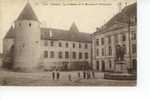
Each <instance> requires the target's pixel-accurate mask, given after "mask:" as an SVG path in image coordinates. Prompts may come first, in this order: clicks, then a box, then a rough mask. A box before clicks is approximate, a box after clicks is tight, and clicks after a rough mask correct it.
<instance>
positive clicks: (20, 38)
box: [14, 3, 40, 71]
mask: <svg viewBox="0 0 150 100" xmlns="http://www.w3.org/2000/svg"><path fill="white" fill-rule="evenodd" d="M14 44H15V45H14V47H15V49H14V68H15V69H18V70H22V71H34V70H36V69H37V67H38V66H39V61H40V23H39V21H38V19H37V17H36V15H35V14H34V12H33V10H32V7H31V5H30V4H29V3H27V4H26V6H25V7H24V9H23V11H22V12H21V14H20V15H19V17H18V19H17V20H16V21H15V41H14Z"/></svg>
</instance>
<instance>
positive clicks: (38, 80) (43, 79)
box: [0, 70, 136, 86]
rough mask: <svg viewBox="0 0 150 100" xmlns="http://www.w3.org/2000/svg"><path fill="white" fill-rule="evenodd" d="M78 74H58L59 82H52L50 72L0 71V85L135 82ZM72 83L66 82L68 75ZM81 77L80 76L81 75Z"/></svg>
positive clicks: (82, 84)
mask: <svg viewBox="0 0 150 100" xmlns="http://www.w3.org/2000/svg"><path fill="white" fill-rule="evenodd" d="M77 73H78V72H76V71H74V72H60V80H52V73H51V72H38V73H21V72H10V71H4V70H1V71H0V85H5V86H134V85H135V84H136V81H131V80H122V81H121V80H120V81H119V80H105V79H103V77H104V74H103V73H101V72H95V76H96V78H95V79H93V78H91V79H83V78H78V74H77ZM69 74H70V75H71V76H72V81H69V80H68V75H69ZM81 75H82V74H81Z"/></svg>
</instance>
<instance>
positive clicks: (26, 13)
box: [17, 3, 38, 21]
mask: <svg viewBox="0 0 150 100" xmlns="http://www.w3.org/2000/svg"><path fill="white" fill-rule="evenodd" d="M17 20H36V21H38V18H37V16H36V15H35V13H34V11H33V9H32V7H31V5H30V3H27V4H26V5H25V7H24V9H23V10H22V12H21V14H20V15H19V17H18V18H17Z"/></svg>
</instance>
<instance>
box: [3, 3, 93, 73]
mask: <svg viewBox="0 0 150 100" xmlns="http://www.w3.org/2000/svg"><path fill="white" fill-rule="evenodd" d="M91 45H92V40H91V36H90V34H88V33H83V32H79V30H78V28H77V26H76V24H75V23H73V24H72V25H71V27H70V29H69V30H61V29H54V28H44V27H40V22H39V20H38V18H37V16H36V15H35V13H34V11H33V9H32V7H31V5H30V4H29V3H27V4H26V5H25V7H24V9H23V11H22V12H21V14H20V15H19V17H18V18H17V20H15V22H14V27H11V28H10V29H9V31H8V32H7V34H6V36H5V37H4V39H3V53H4V55H5V57H4V59H5V60H4V63H6V65H5V66H7V67H9V68H12V69H15V70H22V71H36V70H54V69H61V70H82V69H88V68H89V67H90V65H91ZM8 62H9V64H8ZM7 64H8V65H7Z"/></svg>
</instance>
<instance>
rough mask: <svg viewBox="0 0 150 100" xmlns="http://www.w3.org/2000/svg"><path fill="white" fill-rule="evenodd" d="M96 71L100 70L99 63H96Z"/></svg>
mask: <svg viewBox="0 0 150 100" xmlns="http://www.w3.org/2000/svg"><path fill="white" fill-rule="evenodd" d="M96 70H99V61H96Z"/></svg>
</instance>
